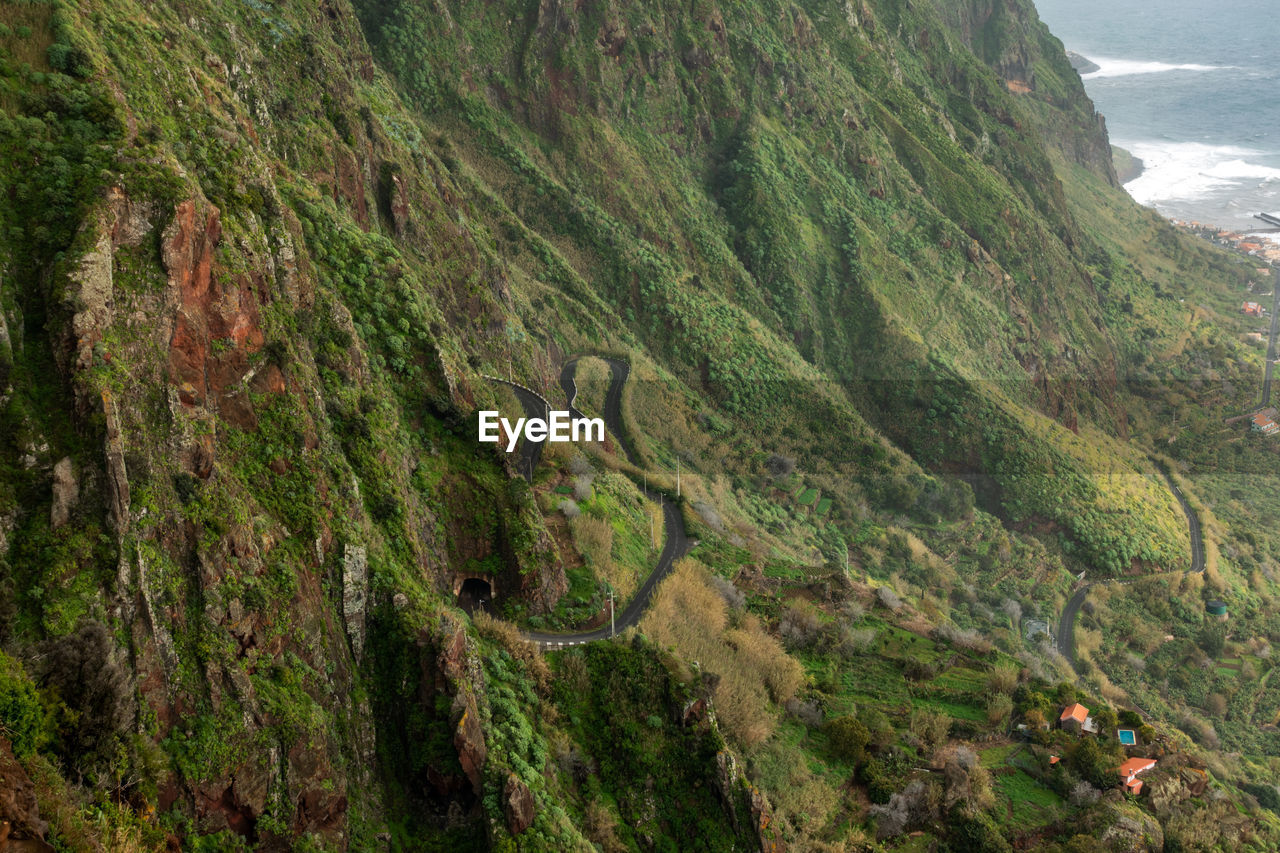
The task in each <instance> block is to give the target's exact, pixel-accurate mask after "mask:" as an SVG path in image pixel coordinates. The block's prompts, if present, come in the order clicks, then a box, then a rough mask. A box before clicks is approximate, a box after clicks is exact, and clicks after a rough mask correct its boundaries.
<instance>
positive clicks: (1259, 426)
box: [1251, 412, 1280, 435]
mask: <svg viewBox="0 0 1280 853" xmlns="http://www.w3.org/2000/svg"><path fill="white" fill-rule="evenodd" d="M1251 420H1252V421H1253V431H1254V432H1260V433H1262V434H1263V435H1275V434H1276V432H1277V431H1280V424H1277V423H1276V422H1275V421H1273V420H1272V419H1271V416H1270V415H1267V414H1265V413H1263V412H1258V413H1257V414H1256V415H1254V416H1253V417H1252V418H1251Z"/></svg>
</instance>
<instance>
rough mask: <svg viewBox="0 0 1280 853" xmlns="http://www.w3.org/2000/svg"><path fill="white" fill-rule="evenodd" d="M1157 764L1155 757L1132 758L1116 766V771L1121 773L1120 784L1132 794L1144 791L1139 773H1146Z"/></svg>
mask: <svg viewBox="0 0 1280 853" xmlns="http://www.w3.org/2000/svg"><path fill="white" fill-rule="evenodd" d="M1155 766H1156V760H1155V759H1154V758H1130V759H1129V760H1128V761H1126V762H1125V763H1124V764H1121V765H1120V766H1119V767H1117V768H1116V772H1117V773H1119V774H1120V786H1121V787H1122V788H1124V789H1125V791H1127V792H1128V793H1130V794H1140V793H1142V780H1141V779H1139V778H1138V774H1139V773H1146V772H1147V771H1148V770H1150V769H1151V768H1153V767H1155Z"/></svg>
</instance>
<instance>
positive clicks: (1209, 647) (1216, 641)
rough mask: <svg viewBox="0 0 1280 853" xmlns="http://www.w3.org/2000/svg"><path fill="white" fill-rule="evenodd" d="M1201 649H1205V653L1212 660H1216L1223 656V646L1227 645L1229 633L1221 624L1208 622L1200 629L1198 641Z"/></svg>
mask: <svg viewBox="0 0 1280 853" xmlns="http://www.w3.org/2000/svg"><path fill="white" fill-rule="evenodd" d="M1197 643H1198V645H1199V646H1200V648H1202V649H1204V653H1205V654H1207V655H1208V656H1209V657H1211V658H1216V657H1218V656H1220V655H1221V654H1222V649H1223V646H1225V645H1226V644H1227V631H1226V628H1225V627H1223V625H1222V623H1221V622H1208V623H1206V624H1205V626H1204V627H1203V628H1201V629H1200V636H1199V638H1198V639H1197Z"/></svg>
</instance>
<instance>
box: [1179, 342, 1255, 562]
mask: <svg viewBox="0 0 1280 853" xmlns="http://www.w3.org/2000/svg"><path fill="white" fill-rule="evenodd" d="M1272 328H1275V324H1274V323H1273V324H1272ZM1273 334H1274V333H1273ZM1156 467H1158V468H1159V469H1160V473H1161V474H1164V479H1165V481H1166V482H1167V483H1168V484H1169V491H1171V492H1173V496H1174V497H1175V498H1177V499H1178V503H1179V504H1180V505H1181V506H1182V514H1183V515H1185V516H1186V517H1187V528H1188V529H1189V530H1190V531H1191V568H1189V569H1187V572H1188V573H1189V574H1195V575H1199V574H1203V573H1204V538H1203V537H1202V535H1201V533H1200V519H1199V518H1198V517H1197V516H1196V514H1195V512H1193V511H1192V509H1191V504H1189V503H1187V499H1186V498H1185V497H1184V496H1183V494H1182V490H1181V489H1179V488H1178V486H1177V484H1175V483H1174V482H1173V477H1172V476H1171V475H1170V474H1169V472H1168V471H1166V470H1165V469H1164V466H1163V465H1161V464H1160V463H1158V462H1157V463H1156Z"/></svg>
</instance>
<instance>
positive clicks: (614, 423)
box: [486, 356, 691, 649]
mask: <svg viewBox="0 0 1280 853" xmlns="http://www.w3.org/2000/svg"><path fill="white" fill-rule="evenodd" d="M599 358H602V359H603V360H604V361H605V362H607V363H608V365H609V370H610V374H611V375H610V380H609V390H608V392H607V393H606V395H605V403H604V412H603V418H604V423H605V426H606V427H608V428H609V432H611V433H613V436H614V438H615V439H616V440H617V442H618V445H619V446H620V447H621V448H622V452H623V454H624V455H625V456H626V457H627V461H629V462H631V463H632V464H635V462H636V456H635V452H634V449H633V447H632V446H631V442H630V440H629V438H630V437H629V436H627V434H626V431H625V430H623V428H622V386H623V385H624V384H625V383H626V381H627V378H628V377H629V376H630V375H631V365H629V364H627V362H625V361H622V360H621V359H616V358H609V357H606V356H599ZM577 370H578V357H574V358H571V359H569V360H568V361H566V362H565V364H564V367H563V368H561V370H560V387H561V388H562V389H563V390H564V393H565V397H566V399H567V401H568V406H569V410H570V411H571V412H573V416H574V417H586V416H585V415H583V414H582V412H581V411H579V410H578V409H577V408H576V407H575V405H574V404H575V403H576V402H577V397H578V386H577V382H576V375H577ZM486 378H488V379H489V380H490V381H493V382H501V383H502V384H504V385H509V386H511V387H512V388H513V389H515V392H516V397H517V398H518V399H519V400H520V404H521V405H522V406H523V407H524V410H525V416H526V417H531V418H534V417H538V418H540V417H545V416H546V408H547V402H546V400H544V399H543V398H542V397H541V396H540V395H538V394H537V393H535V392H533V391H530V390H529V389H527V388H525V387H524V386H523V385H518V384H516V383H514V382H509V381H507V380H505V379H498V378H496V377H493V376H489V377H486ZM524 444H525V446H524V447H522V448H521V451H520V453H521V461H520V465H521V472H522V473H524V474H525V476H526V478H527V479H528V480H530V482H532V480H533V470H534V468H536V467H537V464H538V461H539V460H540V459H541V458H542V442H531V441H527V440H526V441H525V442H524ZM530 445H532V448H533V449H532V450H531V449H530V447H529V446H530ZM526 466H527V467H526ZM645 497H647V498H649V499H650V500H657V501H658V502H659V503H660V504H661V506H662V521H663V527H664V528H665V532H666V542H664V543H663V546H662V553H660V554H659V555H658V562H657V564H656V565H655V566H654V567H653V571H652V572H650V573H649V577H647V578H645V581H644V583H642V584H641V585H640V589H639V590H637V591H636V594H635V596H634V597H633V598H632V599H631V601H630V603H628V604H627V606H626V608H625V609H624V610H623V611H622V612H621V613H618V614H617V615H616V618H615V619H614V628H613V630H614V632H615V633H616V632H619V631H623V630H625V629H627V628H630V627H632V626H634V625H635V624H637V623H638V622H639V621H640V617H641V615H643V613H644V611H645V608H646V607H648V606H649V602H650V601H651V600H652V599H653V594H654V592H655V591H656V590H657V588H658V584H660V583H662V581H663V580H664V579H665V578H666V577H667V575H668V574H670V573H671V567H672V566H674V565H675V562H676V560H678V559H680V558H681V557H683V556H684V555H685V554H687V553H688V552H689V548H690V547H691V543H690V541H689V534H688V532H687V531H686V530H685V526H684V517H683V516H682V515H681V514H680V508H679V507H678V506H677V505H676V504H675V503H673V502H672V501H670V500H668V499H667V498H665V497H664V496H663V495H662V494H661V493H659V492H655V491H653V490H645ZM521 635H522V636H523V637H524V638H525V639H526V640H529V641H530V642H534V643H537V644H538V645H539V646H541V647H542V648H544V649H559V648H564V647H566V646H580V645H582V644H583V643H592V642H595V641H597V640H605V639H608V638H609V637H610V636H611V634H610V630H609V626H608V625H603V626H601V627H599V628H595V629H593V630H591V631H582V632H578V633H571V634H556V633H551V632H547V631H522V632H521Z"/></svg>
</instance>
